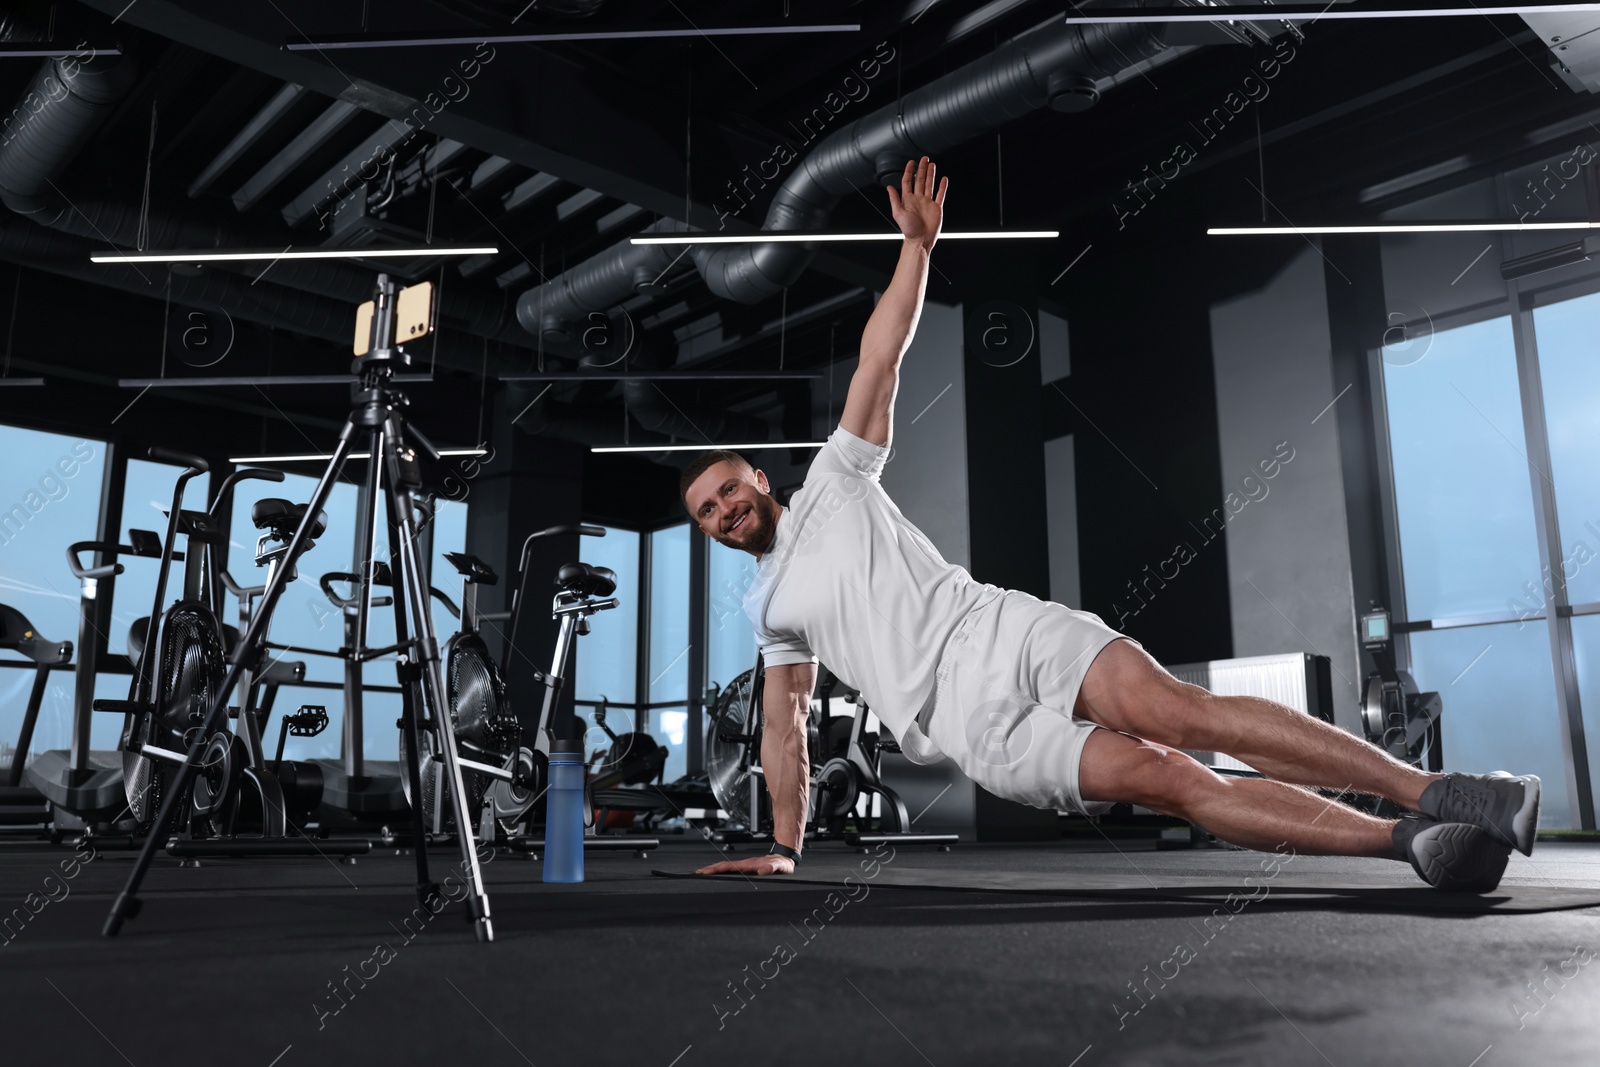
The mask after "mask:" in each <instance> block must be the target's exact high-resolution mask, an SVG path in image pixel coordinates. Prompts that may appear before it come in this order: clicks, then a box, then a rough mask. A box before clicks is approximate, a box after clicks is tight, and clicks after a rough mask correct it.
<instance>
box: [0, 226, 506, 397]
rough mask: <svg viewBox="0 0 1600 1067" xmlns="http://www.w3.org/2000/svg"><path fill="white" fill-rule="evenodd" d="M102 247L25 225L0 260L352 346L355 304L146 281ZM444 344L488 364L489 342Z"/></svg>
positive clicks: (456, 361) (213, 276)
mask: <svg viewBox="0 0 1600 1067" xmlns="http://www.w3.org/2000/svg"><path fill="white" fill-rule="evenodd" d="M94 247H95V246H93V245H90V244H88V243H87V242H81V241H78V240H75V239H73V238H72V237H69V236H67V235H66V234H62V233H60V232H58V231H55V230H47V229H45V228H44V227H42V226H35V225H32V224H31V223H28V222H26V221H24V220H21V219H16V220H13V221H11V222H8V223H7V224H6V225H5V226H0V260H5V261H8V262H12V263H20V264H22V265H23V266H26V267H29V268H31V269H34V270H42V271H46V272H48V273H51V274H58V275H61V276H63V277H67V278H76V279H78V280H80V281H85V282H89V283H91V284H93V285H104V286H107V287H109V288H112V289H120V290H122V291H124V292H128V293H133V294H135V295H137V296H146V297H150V298H152V299H161V298H163V297H165V296H167V295H168V293H167V290H166V289H165V287H164V283H165V282H166V281H167V280H168V278H169V277H170V281H171V285H172V289H171V294H170V295H171V299H172V301H173V303H175V304H178V305H184V306H189V307H195V308H203V309H205V310H207V311H213V312H217V313H219V314H226V315H228V316H230V317H232V318H235V319H239V320H242V321H244V322H253V323H257V324H259V325H262V326H271V327H273V328H275V329H280V330H287V331H289V332H291V333H298V334H303V335H305V336H307V337H319V338H321V339H323V340H325V341H328V342H330V343H334V344H337V345H339V346H340V347H344V346H347V345H349V343H350V337H351V330H352V323H353V319H352V317H351V311H350V305H349V304H346V303H344V302H343V301H339V300H333V299H330V298H328V297H324V296H316V295H314V294H310V293H302V292H299V291H298V290H293V289H286V288H284V287H282V286H279V285H273V284H271V283H270V282H269V281H262V282H259V283H257V284H254V285H252V284H251V283H250V282H248V281H246V280H245V279H243V278H241V277H239V276H238V275H234V274H223V273H218V272H215V271H202V272H201V273H199V274H195V275H190V274H178V273H176V272H174V273H171V274H170V275H167V274H166V272H165V270H164V268H158V269H161V270H162V273H161V274H156V275H149V274H146V275H144V276H141V275H140V273H139V271H138V270H137V269H135V268H134V267H131V266H127V267H123V266H95V265H94V264H91V263H90V262H89V253H90V251H91V250H92V249H93V248H94ZM146 270H147V271H148V268H146ZM436 339H437V341H438V342H439V347H438V353H439V362H440V363H441V364H448V365H454V366H463V367H471V368H473V369H477V368H478V367H479V366H480V365H481V359H482V355H481V349H482V344H483V342H481V341H479V340H478V339H476V338H468V337H463V336H462V335H461V334H459V333H454V332H450V331H446V332H444V333H441V334H438V335H436ZM432 344H433V340H432V339H430V340H428V341H424V342H423V343H422V344H421V345H419V346H417V349H416V351H415V352H414V353H413V359H414V360H415V361H416V362H417V363H418V364H419V365H421V366H425V365H426V364H427V361H428V357H429V355H430V354H431V352H432V349H431V347H430V346H431V345H432Z"/></svg>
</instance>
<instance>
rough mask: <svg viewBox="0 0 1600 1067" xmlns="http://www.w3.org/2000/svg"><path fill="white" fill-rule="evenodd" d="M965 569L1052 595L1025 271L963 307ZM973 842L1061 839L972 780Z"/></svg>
mask: <svg viewBox="0 0 1600 1067" xmlns="http://www.w3.org/2000/svg"><path fill="white" fill-rule="evenodd" d="M962 316H963V320H964V321H963V334H964V344H963V358H962V369H963V372H964V373H963V384H964V386H965V391H966V424H967V494H968V505H969V511H968V531H969V536H970V538H971V542H970V543H971V553H972V555H971V564H970V567H969V568H968V569H969V570H971V572H972V576H973V577H974V578H976V579H977V580H978V581H980V582H989V583H991V584H994V585H999V586H1003V587H1005V588H1007V589H1019V590H1021V591H1023V592H1025V593H1031V594H1033V595H1034V596H1036V597H1038V598H1039V599H1041V600H1048V599H1049V598H1050V541H1049V530H1048V526H1047V523H1048V515H1047V514H1046V510H1045V477H1044V435H1043V430H1042V426H1041V416H1040V408H1039V377H1040V371H1039V343H1038V342H1039V315H1038V306H1037V304H1036V303H1035V300H1034V295H1033V290H1032V287H1031V284H1030V282H1029V281H1028V279H1027V278H1026V276H1024V275H1022V274H1020V273H1016V274H1014V275H1013V274H1012V273H1011V272H1006V271H994V272H991V273H989V274H987V275H986V276H985V279H984V282H982V283H980V284H979V285H977V286H976V287H975V289H974V291H973V293H972V296H971V298H970V299H969V300H968V301H967V302H966V303H965V304H963V306H962ZM974 791H975V792H974V799H975V805H974V807H975V811H974V829H975V831H976V836H977V838H978V840H980V841H1000V840H1013V841H1014V840H1047V839H1052V838H1056V837H1059V836H1060V835H1061V830H1060V826H1059V818H1058V816H1057V815H1056V813H1055V812H1053V811H1047V810H1043V809H1040V808H1030V807H1027V806H1026V805H1023V804H1018V803H1015V802H1014V801H1010V800H1003V799H1001V798H1000V797H997V796H995V795H994V794H992V793H990V792H988V791H987V790H985V789H983V788H982V787H981V786H974Z"/></svg>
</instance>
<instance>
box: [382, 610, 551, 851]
mask: <svg viewBox="0 0 1600 1067" xmlns="http://www.w3.org/2000/svg"><path fill="white" fill-rule="evenodd" d="M446 656H447V658H448V663H449V667H448V671H447V677H446V689H447V692H448V694H449V700H450V722H451V725H452V726H453V727H454V731H455V737H456V749H457V752H458V754H460V755H461V756H464V757H466V758H468V759H472V760H475V761H477V762H480V763H487V764H490V765H492V766H497V767H506V768H507V769H510V768H511V766H512V763H513V761H514V760H515V759H516V758H517V743H518V741H520V740H521V736H522V727H521V724H520V723H518V722H517V717H516V714H515V713H514V712H513V711H512V709H511V698H510V696H509V695H508V694H507V692H506V684H505V680H504V679H502V678H501V677H500V670H499V668H498V667H496V666H495V663H494V659H493V658H492V657H491V656H490V655H489V650H488V648H487V647H486V646H485V645H484V643H483V640H482V638H480V637H478V636H477V635H476V634H457V635H456V636H455V637H454V638H452V639H451V641H450V644H449V646H448V647H447V648H446ZM418 744H419V745H420V747H421V751H420V753H419V755H420V757H421V760H420V766H421V770H422V797H421V804H422V813H423V819H424V820H425V821H426V823H427V825H428V828H429V829H430V830H433V831H434V832H436V833H447V832H449V831H452V830H454V829H455V810H454V805H453V804H452V803H451V800H450V782H449V774H448V770H447V768H446V766H445V763H444V760H443V759H441V758H439V753H438V747H437V746H438V744H439V738H438V737H437V736H435V735H434V734H433V732H432V731H428V730H424V731H422V732H421V733H420V734H419V735H418ZM400 758H401V760H405V759H406V758H407V757H406V739H405V735H404V733H402V734H401V737H400ZM400 780H401V782H402V784H403V786H404V788H405V791H406V799H407V800H408V801H412V802H413V803H415V801H414V800H413V799H412V797H411V779H410V776H409V775H404V774H403V775H401V779H400ZM461 780H462V784H463V785H464V786H465V788H466V791H467V795H466V801H467V804H466V806H467V811H468V812H469V813H470V815H471V816H472V818H473V820H474V822H476V820H477V819H478V817H479V814H480V813H481V812H482V810H483V804H484V797H485V795H486V794H487V793H488V791H489V788H490V786H491V785H492V784H493V783H495V782H496V781H497V779H495V778H491V777H490V776H488V775H486V774H480V773H478V772H476V771H471V770H467V769H465V768H463V769H462V773H461ZM497 807H498V805H497Z"/></svg>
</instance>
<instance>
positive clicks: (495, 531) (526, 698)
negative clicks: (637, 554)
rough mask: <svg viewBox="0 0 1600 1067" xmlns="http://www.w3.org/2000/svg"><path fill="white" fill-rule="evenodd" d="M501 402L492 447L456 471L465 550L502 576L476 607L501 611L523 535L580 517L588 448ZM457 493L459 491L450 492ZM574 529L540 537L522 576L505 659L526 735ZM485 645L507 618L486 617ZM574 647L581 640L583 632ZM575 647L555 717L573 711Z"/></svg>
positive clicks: (537, 702)
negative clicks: (550, 434) (542, 432)
mask: <svg viewBox="0 0 1600 1067" xmlns="http://www.w3.org/2000/svg"><path fill="white" fill-rule="evenodd" d="M503 408H504V404H503V403H502V404H501V405H499V406H497V407H496V409H495V410H494V411H493V412H492V414H491V418H492V420H493V425H492V426H491V427H490V430H489V434H488V436H489V443H488V446H487V447H488V448H489V449H490V451H489V453H488V454H487V455H485V456H484V457H483V458H482V459H480V460H479V461H478V462H477V464H476V465H468V466H466V467H464V468H463V470H462V472H461V478H460V482H461V485H462V487H463V489H462V491H464V492H465V494H466V495H465V499H466V500H467V502H468V504H469V505H470V506H469V508H468V511H467V545H468V546H469V547H468V549H467V550H468V551H469V552H470V553H472V554H473V555H475V556H478V557H480V558H481V559H483V560H485V561H486V562H488V564H489V565H490V566H491V567H493V568H494V569H495V571H496V572H497V573H498V574H499V575H500V582H499V584H497V585H494V586H490V587H488V588H486V589H483V590H482V591H481V592H480V598H481V599H480V601H479V609H480V610H481V611H483V612H485V613H494V612H499V611H506V610H508V609H509V608H510V606H511V594H512V592H513V591H514V590H515V589H516V586H517V563H518V556H519V555H520V553H521V551H522V543H523V540H524V539H525V538H526V537H527V536H528V535H529V534H530V533H534V532H535V531H538V530H542V529H544V528H545V527H547V526H557V525H560V524H563V523H576V522H580V521H581V520H582V518H583V514H582V503H583V501H582V490H583V459H584V455H585V453H586V449H585V448H584V447H583V446H582V445H578V444H573V443H571V442H568V441H550V440H546V439H544V438H541V437H534V436H533V435H531V434H527V433H524V432H523V431H521V430H518V429H516V428H515V427H513V426H511V424H510V421H509V418H508V415H509V413H508V412H506V411H505V410H503ZM453 495H454V496H455V498H456V499H462V496H461V493H460V492H457V493H455V494H453ZM578 542H579V537H578V535H577V534H571V535H568V536H563V537H547V538H540V539H539V540H537V541H535V542H534V543H533V549H532V552H531V553H530V555H529V563H528V572H527V575H526V577H525V580H524V583H523V596H524V601H523V606H522V609H521V612H520V614H521V616H522V618H521V620H520V622H518V624H517V640H516V647H515V648H513V649H512V650H511V654H510V656H509V658H508V661H507V669H506V685H507V688H508V689H509V690H510V693H511V701H512V707H514V708H515V709H516V711H517V718H518V719H519V720H520V721H521V722H522V728H523V730H524V731H525V732H528V733H529V735H530V736H531V731H532V730H533V728H534V724H535V720H536V718H537V717H538V714H539V709H540V707H541V705H542V704H543V701H544V687H543V686H542V685H540V684H539V682H538V680H537V678H535V676H534V671H535V670H536V669H537V670H539V671H548V670H549V669H550V666H551V662H550V661H551V657H552V654H553V652H554V649H555V643H556V634H557V633H558V632H559V630H560V625H559V624H558V623H557V622H556V621H555V620H553V619H552V618H551V617H550V601H551V598H552V597H553V596H554V595H555V584H554V583H555V576H556V571H557V570H559V569H560V567H561V566H562V565H563V564H566V563H572V562H575V561H577V560H578V559H579V558H580V555H581V546H580V545H579V543H578ZM483 631H484V637H485V640H487V641H488V642H489V647H490V649H491V650H492V651H493V652H494V653H495V654H496V655H499V654H501V650H502V649H503V648H504V642H505V641H506V640H507V639H508V638H509V635H510V633H511V623H510V620H506V621H503V622H502V621H486V622H485V623H484V627H483ZM577 641H578V644H577V645H575V647H581V641H582V638H578V639H577ZM576 660H577V653H576V652H574V653H573V654H572V656H571V657H570V658H569V660H568V662H567V663H566V664H564V665H563V667H564V668H565V670H564V674H565V676H566V677H567V679H568V681H567V684H566V685H565V686H563V688H562V693H561V696H560V699H559V700H558V701H557V703H556V707H555V714H556V716H557V719H558V720H562V719H565V718H567V717H568V716H570V715H571V714H572V713H573V703H572V699H573V697H572V684H571V678H572V668H573V666H574V664H575V663H576Z"/></svg>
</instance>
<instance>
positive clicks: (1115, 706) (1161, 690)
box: [1074, 641, 1440, 836]
mask: <svg viewBox="0 0 1600 1067" xmlns="http://www.w3.org/2000/svg"><path fill="white" fill-rule="evenodd" d="M1074 711H1075V713H1076V714H1077V716H1078V717H1079V718H1082V719H1088V720H1089V721H1090V722H1095V723H1099V724H1100V725H1101V726H1105V727H1108V728H1110V729H1112V730H1118V731H1121V732H1123V733H1129V734H1133V735H1135V736H1137V737H1141V738H1145V739H1147V740H1149V741H1154V742H1156V743H1157V744H1160V745H1169V746H1171V747H1173V748H1179V749H1190V750H1193V751H1197V752H1226V753H1227V754H1228V755H1230V756H1233V757H1234V758H1235V759H1239V760H1243V761H1244V762H1245V763H1248V764H1249V765H1250V766H1252V767H1254V768H1255V769H1256V770H1258V771H1260V772H1261V773H1262V774H1264V775H1266V776H1267V777H1268V778H1273V779H1276V780H1277V781H1279V782H1290V783H1295V784H1299V785H1311V786H1325V787H1328V788H1332V789H1352V790H1355V791H1357V792H1361V793H1370V794H1373V795H1375V796H1381V797H1387V798H1388V799H1390V800H1392V801H1394V802H1395V803H1396V804H1399V805H1401V806H1402V807H1404V808H1407V809H1409V810H1411V811H1416V810H1417V803H1418V800H1419V799H1420V797H1421V796H1422V791H1423V790H1424V789H1426V788H1427V786H1428V783H1430V782H1432V781H1433V780H1434V779H1436V778H1438V777H1440V776H1439V775H1436V774H1429V773H1427V772H1425V771H1421V770H1418V769H1417V768H1415V767H1412V766H1410V765H1408V764H1405V763H1401V762H1400V761H1399V760H1397V759H1395V758H1394V757H1393V756H1391V755H1389V754H1388V753H1387V752H1385V751H1383V750H1382V749H1380V748H1378V747H1377V746H1376V745H1371V744H1368V743H1367V742H1365V741H1363V740H1361V739H1360V738H1358V737H1355V736H1353V735H1352V734H1349V733H1347V732H1345V731H1344V730H1341V729H1339V728H1338V727H1337V726H1333V725H1330V724H1329V723H1325V722H1323V721H1322V720H1321V719H1317V718H1313V717H1312V716H1310V715H1306V714H1303V713H1301V712H1298V711H1295V710H1294V709H1293V708H1288V707H1285V706H1284V705H1282V704H1276V703H1274V702H1272V701H1270V700H1262V699H1260V698H1259V697H1219V696H1213V695H1212V694H1210V693H1208V692H1206V691H1205V690H1204V689H1202V688H1200V687H1199V686H1197V685H1190V684H1189V683H1187V682H1180V681H1178V679H1176V678H1174V677H1173V676H1172V675H1170V674H1168V673H1167V672H1166V671H1165V670H1164V669H1163V668H1162V667H1161V665H1160V664H1159V663H1157V662H1156V661H1155V660H1154V659H1152V658H1150V656H1149V654H1148V653H1146V652H1145V651H1144V650H1143V649H1141V648H1139V647H1138V646H1137V645H1134V644H1132V643H1131V642H1128V641H1113V642H1111V644H1109V645H1107V646H1106V647H1105V648H1104V649H1102V650H1101V652H1100V654H1099V655H1098V656H1097V657H1095V660H1094V662H1093V663H1091V664H1090V665H1089V671H1088V673H1087V675H1086V676H1085V677H1084V681H1083V686H1082V687H1081V689H1080V690H1079V692H1078V703H1077V707H1076V708H1075V709H1074ZM1097 736H1098V735H1097ZM1313 799H1316V798H1313ZM1317 802H1318V803H1321V801H1320V800H1318V801H1317ZM1206 828H1207V829H1208V830H1211V832H1212V833H1216V834H1218V835H1219V836H1221V832H1220V831H1218V830H1215V829H1213V828H1212V827H1211V826H1210V825H1209V824H1207V826H1206Z"/></svg>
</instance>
